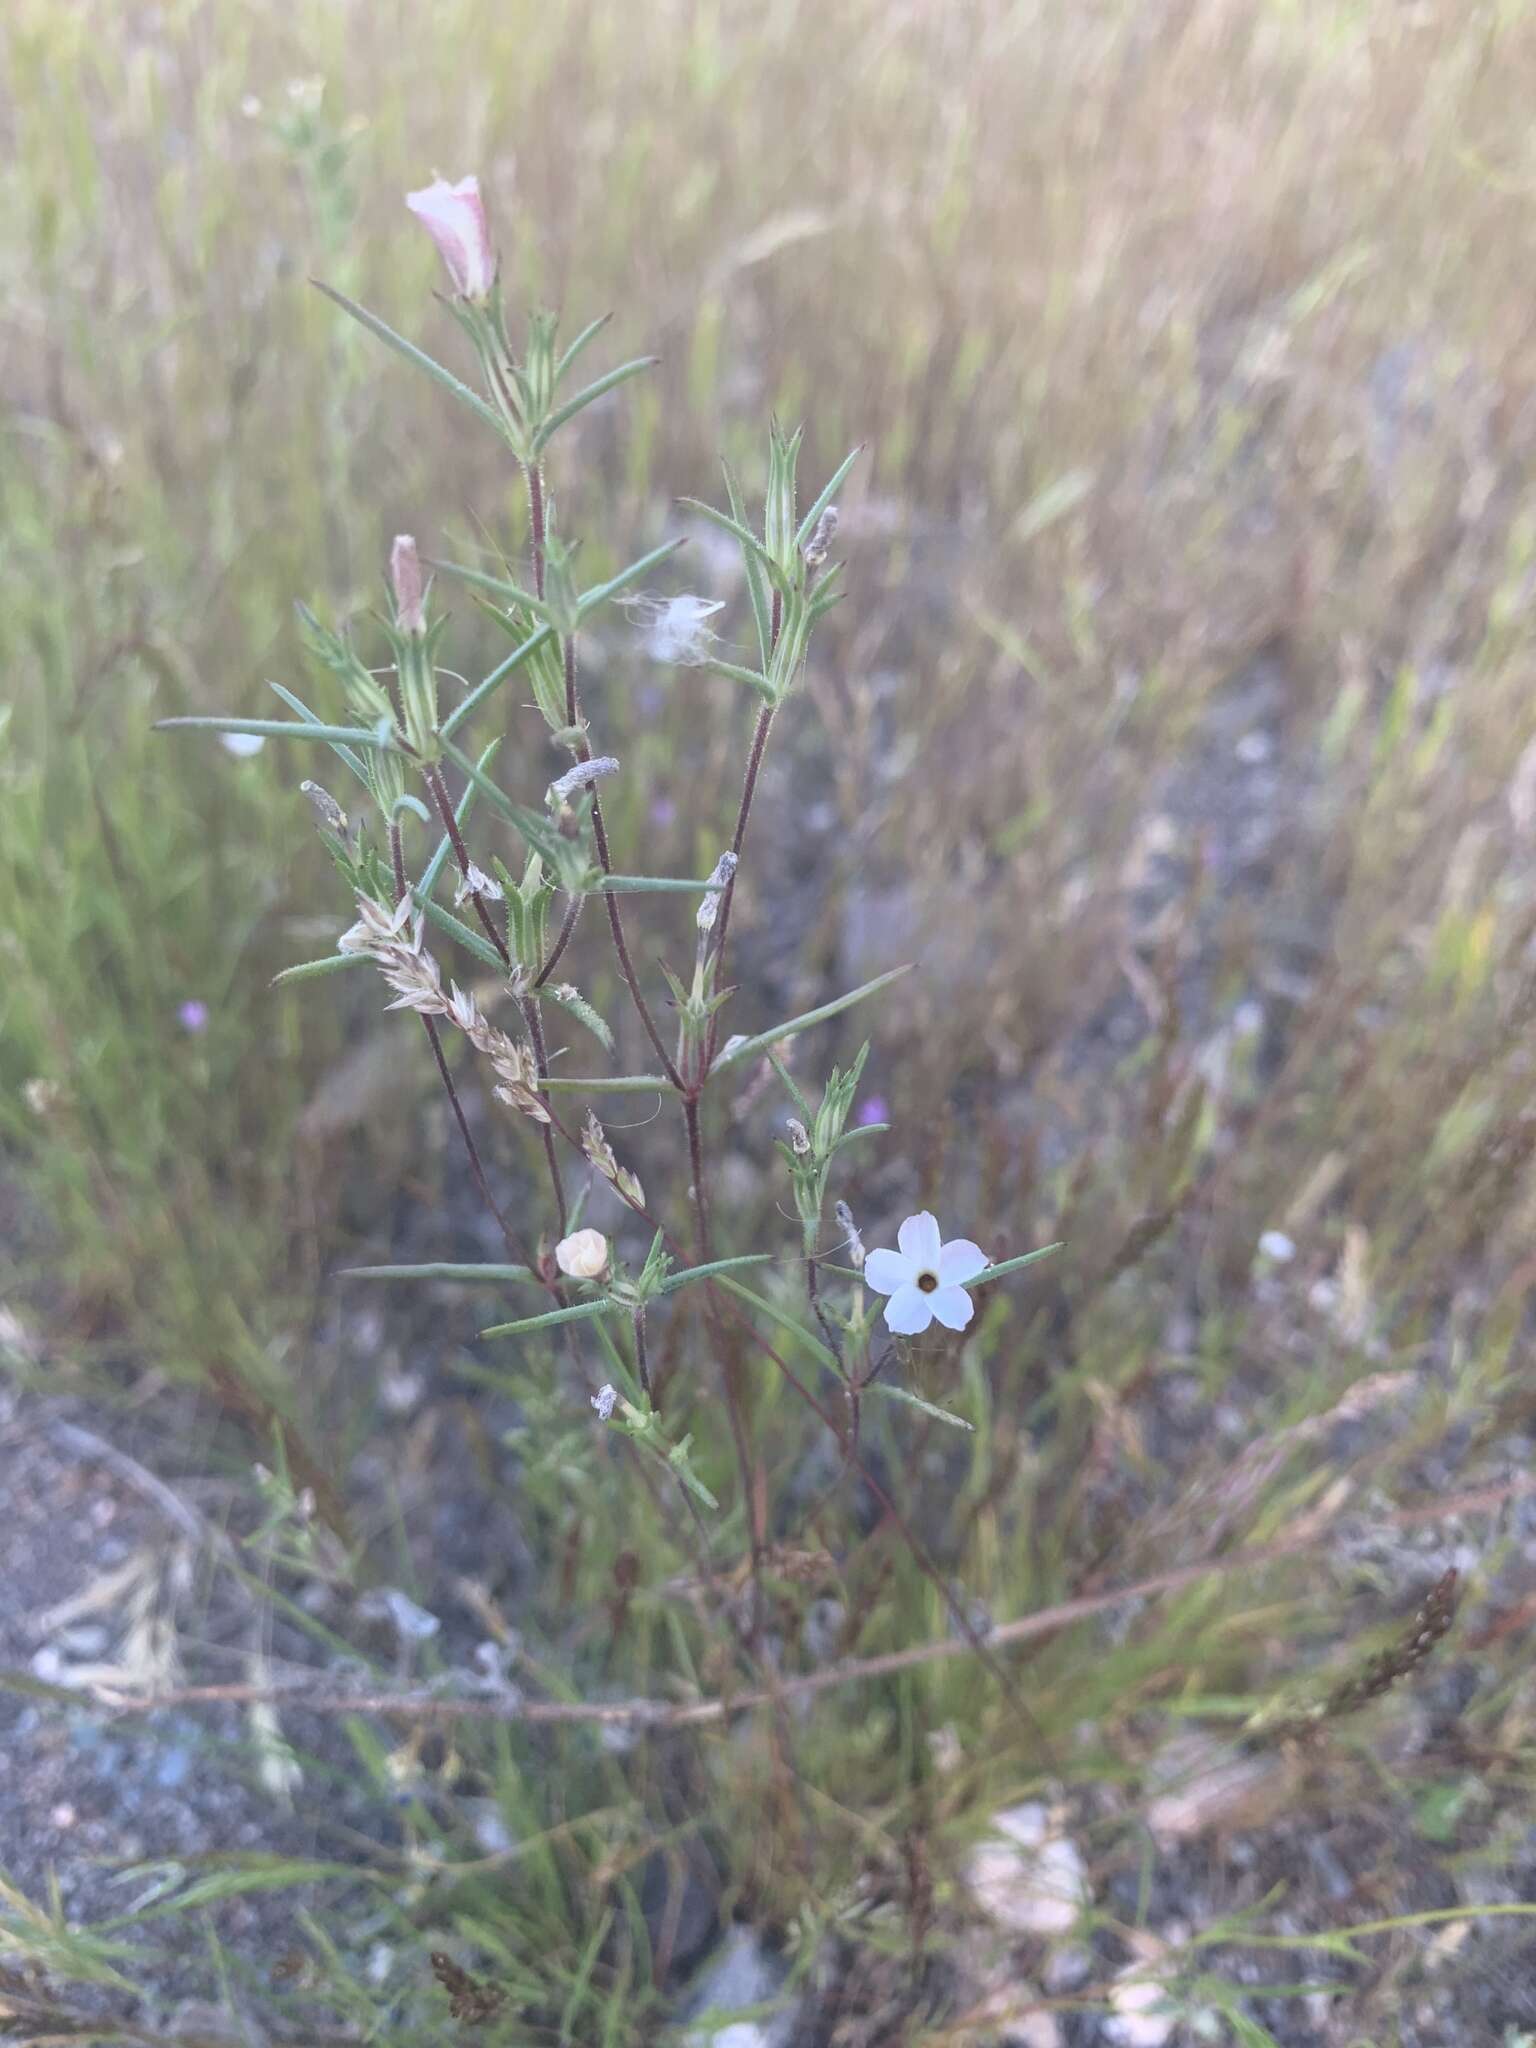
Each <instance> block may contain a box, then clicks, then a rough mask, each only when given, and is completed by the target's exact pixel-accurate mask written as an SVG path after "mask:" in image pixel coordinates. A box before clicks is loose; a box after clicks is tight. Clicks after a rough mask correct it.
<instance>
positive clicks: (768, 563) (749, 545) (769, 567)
mask: <svg viewBox="0 0 1536 2048" xmlns="http://www.w3.org/2000/svg"><path fill="white" fill-rule="evenodd" d="M678 503H679V504H680V505H686V506H687V507H688V509H689V510H690V511H691V512H697V513H699V514H700V515H701V516H702V517H703V518H705V519H707V520H709V521H710V523H711V524H712V525H714V526H718V527H719V528H720V530H721V531H722V532H723V533H729V534H734V536H735V537H736V539H737V540H738V541H740V543H741V545H742V547H743V548H744V549H745V550H747V551H748V552H749V553H750V554H751V555H752V556H753V557H754V558H755V560H756V561H757V562H758V563H759V564H760V565H761V567H762V569H763V573H764V574H765V575H766V576H767V578H768V581H769V582H770V583H771V584H773V586H774V588H775V589H776V590H781V591H787V585H786V582H785V577H784V573H783V571H782V570H781V569H780V567H779V565H778V563H777V562H776V561H775V560H774V559H773V557H772V555H770V554H769V552H768V550H767V549H766V548H765V547H764V546H763V544H762V542H761V541H760V540H759V539H758V537H757V535H756V534H755V533H754V532H753V531H752V529H751V527H750V526H746V525H744V524H743V523H742V521H741V520H739V519H733V518H732V517H731V515H730V514H729V513H728V512H722V511H720V510H719V509H718V508H717V507H716V506H714V505H706V504H705V502H704V500H703V499H702V498H679V499H678Z"/></svg>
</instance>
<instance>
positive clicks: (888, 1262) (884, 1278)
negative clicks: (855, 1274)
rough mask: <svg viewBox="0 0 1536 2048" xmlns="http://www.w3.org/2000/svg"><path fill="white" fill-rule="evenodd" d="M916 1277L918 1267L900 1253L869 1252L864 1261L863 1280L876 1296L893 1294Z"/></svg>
mask: <svg viewBox="0 0 1536 2048" xmlns="http://www.w3.org/2000/svg"><path fill="white" fill-rule="evenodd" d="M917 1275H918V1267H917V1266H916V1265H915V1264H914V1263H913V1261H912V1260H911V1259H904V1258H903V1257H902V1256H901V1253H900V1252H871V1253H870V1255H869V1257H868V1258H867V1259H866V1260H865V1261H864V1278H865V1280H866V1281H867V1282H868V1284H869V1285H870V1286H871V1287H873V1289H874V1290H875V1292H876V1294H894V1293H895V1292H896V1290H897V1288H898V1287H905V1286H906V1285H907V1284H908V1283H909V1282H910V1281H913V1280H915V1279H916V1278H917Z"/></svg>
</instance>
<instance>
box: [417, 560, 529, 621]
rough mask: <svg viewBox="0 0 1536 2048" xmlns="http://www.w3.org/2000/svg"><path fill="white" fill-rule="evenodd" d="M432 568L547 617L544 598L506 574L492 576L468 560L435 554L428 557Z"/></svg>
mask: <svg viewBox="0 0 1536 2048" xmlns="http://www.w3.org/2000/svg"><path fill="white" fill-rule="evenodd" d="M427 566H428V568H430V569H441V570H442V572H443V574H444V575H445V576H456V577H457V578H458V580H459V581H460V582H461V583H468V584H470V585H471V586H472V587H473V588H474V589H476V590H483V591H485V592H487V593H488V594H489V595H490V596H491V597H494V598H496V599H498V600H499V601H500V602H501V603H502V604H504V605H513V604H515V605H519V606H520V607H521V608H522V609H523V610H524V611H525V612H529V613H531V614H532V616H533V617H534V618H536V619H547V618H548V616H549V615H548V613H547V612H546V610H545V608H544V601H543V599H542V598H538V597H535V596H534V594H533V592H532V591H531V590H524V588H523V587H522V585H521V584H520V583H513V582H510V581H509V580H508V578H507V577H505V576H492V575H491V574H490V572H489V571H488V570H486V569H471V568H470V567H469V565H468V563H466V562H444V561H440V560H439V559H438V558H437V557H436V556H435V555H433V556H429V557H428V558H427Z"/></svg>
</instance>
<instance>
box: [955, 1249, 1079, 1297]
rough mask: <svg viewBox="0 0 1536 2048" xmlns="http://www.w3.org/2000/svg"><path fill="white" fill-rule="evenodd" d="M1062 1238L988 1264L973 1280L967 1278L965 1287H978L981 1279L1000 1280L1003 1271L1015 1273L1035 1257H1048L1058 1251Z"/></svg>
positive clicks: (1030, 1264)
mask: <svg viewBox="0 0 1536 2048" xmlns="http://www.w3.org/2000/svg"><path fill="white" fill-rule="evenodd" d="M1063 1242H1064V1240H1063V1239H1060V1238H1058V1240H1057V1241H1056V1243H1055V1244H1043V1245H1041V1247H1040V1249H1039V1250H1038V1251H1034V1252H1024V1253H1023V1254H1022V1255H1021V1256H1020V1257H1019V1258H1016V1259H1004V1260H1003V1261H1002V1263H1001V1265H997V1266H988V1267H987V1268H986V1270H985V1272H981V1273H978V1274H977V1275H976V1278H975V1279H974V1280H967V1281H966V1283H965V1284H966V1286H967V1287H979V1286H980V1285H981V1283H982V1281H983V1280H1001V1279H1002V1277H1003V1275H1004V1274H1005V1273H1017V1272H1019V1271H1021V1269H1022V1268H1023V1267H1025V1266H1032V1265H1033V1264H1034V1263H1035V1261H1036V1259H1048V1258H1049V1257H1050V1255H1051V1253H1052V1252H1059V1251H1060V1250H1061V1248H1062V1244H1063Z"/></svg>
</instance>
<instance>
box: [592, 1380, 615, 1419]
mask: <svg viewBox="0 0 1536 2048" xmlns="http://www.w3.org/2000/svg"><path fill="white" fill-rule="evenodd" d="M618 1399H619V1395H618V1389H617V1388H616V1387H599V1388H598V1390H597V1392H596V1393H595V1394H594V1395H593V1396H592V1406H593V1407H594V1408H595V1409H596V1410H597V1419H598V1421H599V1422H607V1421H608V1420H609V1418H610V1417H611V1416H612V1414H613V1411H614V1409H615V1407H616V1406H617V1405H618Z"/></svg>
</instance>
